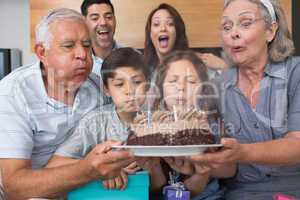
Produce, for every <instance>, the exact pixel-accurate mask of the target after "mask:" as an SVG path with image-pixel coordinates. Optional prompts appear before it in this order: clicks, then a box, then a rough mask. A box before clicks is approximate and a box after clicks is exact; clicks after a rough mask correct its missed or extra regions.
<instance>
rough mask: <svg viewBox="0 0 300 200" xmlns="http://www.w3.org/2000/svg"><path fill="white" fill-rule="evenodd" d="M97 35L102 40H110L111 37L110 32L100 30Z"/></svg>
mask: <svg viewBox="0 0 300 200" xmlns="http://www.w3.org/2000/svg"><path fill="white" fill-rule="evenodd" d="M97 34H98V35H99V37H100V38H101V39H108V37H109V31H108V30H99V31H97Z"/></svg>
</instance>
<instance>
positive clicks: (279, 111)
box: [191, 0, 300, 200]
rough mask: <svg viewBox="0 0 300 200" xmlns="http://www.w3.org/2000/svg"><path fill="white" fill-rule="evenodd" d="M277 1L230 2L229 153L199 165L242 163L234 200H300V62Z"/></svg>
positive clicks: (225, 79)
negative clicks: (278, 197) (276, 199)
mask: <svg viewBox="0 0 300 200" xmlns="http://www.w3.org/2000/svg"><path fill="white" fill-rule="evenodd" d="M286 24H287V23H286V20H285V16H284V14H283V11H282V9H281V8H280V5H279V3H278V1H275V0H272V1H271V0H228V1H225V5H224V11H223V17H222V23H221V30H222V41H223V46H224V50H225V52H226V54H227V55H228V56H229V57H230V58H231V59H232V61H233V62H234V63H235V65H236V68H230V69H228V71H226V72H225V73H224V74H223V76H222V84H221V85H222V91H223V95H222V96H223V97H224V98H223V101H222V104H221V105H222V108H223V117H224V120H225V127H226V133H227V135H228V136H230V137H231V138H223V139H222V143H223V145H224V148H223V149H222V150H220V151H217V152H212V153H206V154H203V155H197V156H193V157H192V158H191V159H192V160H193V161H194V162H195V164H196V165H199V166H200V165H203V164H207V165H208V166H210V167H212V168H217V167H219V166H222V165H223V164H228V163H237V164H238V170H237V172H236V175H235V177H233V178H232V179H230V180H227V181H225V185H226V187H227V192H226V198H227V199H230V200H235V199H236V200H241V199H243V200H247V199H249V200H253V199H255V200H259V199H263V200H268V199H273V195H275V194H277V193H283V194H286V195H291V196H294V197H298V198H300V59H299V58H296V57H292V56H291V55H292V53H293V50H294V47H293V42H292V40H291V36H290V33H289V31H288V28H287V25H286Z"/></svg>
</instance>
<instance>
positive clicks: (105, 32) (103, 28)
mask: <svg viewBox="0 0 300 200" xmlns="http://www.w3.org/2000/svg"><path fill="white" fill-rule="evenodd" d="M81 13H82V15H83V16H84V17H85V20H86V23H87V26H88V28H89V32H90V36H91V40H92V49H93V61H94V66H93V70H92V71H93V73H95V74H97V75H98V76H99V77H100V71H101V67H102V63H103V59H104V58H106V57H107V56H108V55H109V54H110V52H111V51H112V50H113V49H115V48H119V47H120V46H119V45H118V44H117V43H116V42H115V40H114V34H115V29H116V17H115V12H114V7H113V5H112V3H111V2H110V0H84V1H83V2H82V4H81Z"/></svg>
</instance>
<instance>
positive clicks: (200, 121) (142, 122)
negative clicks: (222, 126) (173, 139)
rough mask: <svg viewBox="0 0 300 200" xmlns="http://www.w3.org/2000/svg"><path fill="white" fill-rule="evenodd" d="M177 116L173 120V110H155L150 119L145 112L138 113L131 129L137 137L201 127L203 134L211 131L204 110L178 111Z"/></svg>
mask: <svg viewBox="0 0 300 200" xmlns="http://www.w3.org/2000/svg"><path fill="white" fill-rule="evenodd" d="M177 118H178V119H176V120H175V117H174V112H170V111H160V110H158V111H155V112H154V113H153V114H152V117H151V118H150V119H149V118H148V116H147V115H146V114H140V115H138V116H137V117H136V118H135V119H134V121H133V124H131V131H132V132H134V133H135V135H136V136H137V137H141V136H146V135H151V134H156V133H160V134H176V133H177V132H178V131H183V130H193V129H201V130H203V133H204V134H205V133H207V134H210V133H211V130H210V127H209V124H208V121H207V115H206V113H205V112H204V111H201V110H196V109H194V110H191V111H188V112H178V113H177Z"/></svg>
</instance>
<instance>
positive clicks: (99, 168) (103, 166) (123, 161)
mask: <svg viewBox="0 0 300 200" xmlns="http://www.w3.org/2000/svg"><path fill="white" fill-rule="evenodd" d="M120 144H121V142H114V141H107V142H105V143H102V144H98V145H97V146H96V147H95V148H94V149H93V150H92V151H91V152H90V153H89V154H88V155H87V156H86V157H85V158H84V159H83V160H81V161H80V162H81V163H82V164H84V165H87V169H89V170H88V172H87V173H88V175H89V176H90V177H91V178H92V179H112V178H115V177H116V176H120V174H121V170H122V168H124V167H126V166H128V165H129V164H130V163H132V162H134V156H133V155H132V154H131V153H130V152H129V151H125V150H120V151H112V146H113V145H120Z"/></svg>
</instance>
